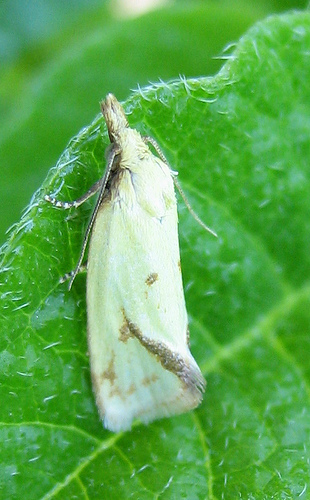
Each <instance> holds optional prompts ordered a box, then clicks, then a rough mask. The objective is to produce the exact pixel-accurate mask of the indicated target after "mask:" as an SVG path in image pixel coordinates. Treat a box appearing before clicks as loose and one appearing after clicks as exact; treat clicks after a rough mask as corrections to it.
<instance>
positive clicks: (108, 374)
mask: <svg viewBox="0 0 310 500" xmlns="http://www.w3.org/2000/svg"><path fill="white" fill-rule="evenodd" d="M114 360H115V354H114V353H113V356H112V358H111V359H110V362H109V365H108V368H107V369H106V370H104V372H102V373H101V375H100V380H101V381H102V382H103V381H104V380H109V382H110V384H111V385H113V384H114V380H115V379H116V373H115V368H114Z"/></svg>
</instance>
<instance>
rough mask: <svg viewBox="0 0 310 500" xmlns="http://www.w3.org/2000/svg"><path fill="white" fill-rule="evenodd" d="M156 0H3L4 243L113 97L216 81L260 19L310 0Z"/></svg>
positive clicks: (0, 192) (0, 152)
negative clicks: (192, 80) (183, 80)
mask: <svg viewBox="0 0 310 500" xmlns="http://www.w3.org/2000/svg"><path fill="white" fill-rule="evenodd" d="M154 3H155V4H156V2H154V1H153V2H148V1H147V0H145V2H137V1H132V2H129V1H127V2H126V1H118V2H116V1H110V2H109V1H103V0H101V1H99V0H69V1H66V2H64V1H61V0H54V1H53V2H50V1H48V0H46V1H44V0H42V1H40V2H37V1H35V0H28V1H27V2H23V1H21V0H2V2H1V7H0V58H1V66H0V111H1V121H0V164H1V184H0V197H1V208H0V243H2V242H3V241H4V240H5V238H6V236H5V232H6V230H7V229H8V228H9V227H10V226H11V225H12V224H13V223H14V222H16V221H18V219H19V217H20V214H21V212H22V209H23V207H25V206H26V205H27V203H28V202H29V200H30V198H31V195H32V193H33V192H34V191H35V190H36V189H37V188H38V187H39V186H40V184H41V182H42V181H43V179H44V178H45V176H46V173H47V171H48V169H49V168H50V167H51V166H52V165H54V164H55V162H56V160H57V158H58V157H59V155H60V153H61V151H62V150H63V149H64V148H65V146H66V144H67V142H68V141H69V140H70V138H71V137H72V136H73V135H75V134H76V133H77V132H78V131H79V130H80V129H81V128H82V127H83V126H85V125H87V124H88V123H90V122H91V121H92V119H93V118H94V116H95V115H96V114H97V113H98V109H99V106H98V103H99V101H100V100H101V99H102V98H103V97H104V96H105V95H106V94H107V92H113V93H114V94H115V95H116V96H117V97H118V99H120V100H122V99H125V98H126V97H128V95H129V94H130V91H131V89H135V88H137V86H138V85H139V86H141V87H143V86H144V85H147V84H148V83H149V82H150V81H158V79H162V80H170V79H173V78H177V77H178V76H179V75H183V76H185V77H194V76H201V75H213V74H215V73H216V72H217V71H218V70H219V69H220V67H221V65H222V60H221V59H220V58H217V57H218V56H221V54H222V51H223V49H224V48H225V46H226V45H228V44H230V43H234V42H236V41H237V40H238V39H239V37H240V36H241V35H242V34H243V33H244V32H245V31H246V29H247V28H248V27H250V26H251V25H252V24H253V23H254V22H255V21H256V20H258V19H262V18H264V17H266V16H267V15H268V14H271V13H274V12H281V11H285V10H288V9H293V8H304V7H305V5H306V3H307V2H306V1H305V0H303V1H302V0H295V1H289V0H274V1H267V0H266V1H260V2H256V1H255V0H253V1H242V0H240V1H239V0H236V1H221V0H218V1H215V0H214V1H196V0H191V1H190V2H187V1H174V2H164V1H161V2H158V3H159V4H160V5H158V6H157V7H156V5H154ZM150 4H152V5H150ZM138 6H139V8H140V9H141V11H142V10H143V9H144V10H145V12H143V13H141V12H140V13H139V9H138Z"/></svg>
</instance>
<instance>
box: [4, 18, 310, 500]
mask: <svg viewBox="0 0 310 500" xmlns="http://www.w3.org/2000/svg"><path fill="white" fill-rule="evenodd" d="M309 44H310V14H309V13H292V14H288V15H283V16H275V17H272V18H269V19H267V20H266V21H264V22H261V23H259V24H257V25H256V26H255V27H254V28H252V29H251V30H250V31H249V32H248V33H247V34H246V35H245V36H244V37H243V38H242V39H241V40H240V42H239V43H238V45H237V46H236V48H235V50H234V52H232V53H231V54H230V55H229V54H228V55H227V58H228V61H227V62H226V64H225V65H224V67H223V68H222V70H221V71H220V73H219V74H218V75H217V76H215V77H214V78H208V79H207V78H201V79H196V80H179V81H175V82H168V83H163V84H160V85H153V86H150V87H148V88H144V89H143V91H141V92H140V93H139V92H138V93H136V94H134V95H133V96H132V97H131V98H130V99H128V101H127V102H126V103H125V109H126V111H127V113H128V119H129V122H130V124H131V126H132V127H136V128H137V129H138V130H139V131H140V132H142V133H144V134H149V135H151V136H153V137H154V138H155V139H156V140H157V141H158V143H159V144H160V145H161V148H162V149H163V151H164V152H165V154H166V155H167V157H168V159H169V161H170V163H171V166H172V168H173V169H177V170H178V171H179V180H180V182H181V184H182V187H183V189H184V191H185V192H186V194H187V196H188V198H189V200H190V202H191V204H192V207H193V208H194V210H195V211H196V212H197V214H198V215H199V216H200V217H201V218H202V219H203V220H204V221H205V222H206V223H207V224H208V225H209V226H211V227H212V228H213V229H214V230H215V231H216V232H217V233H218V235H219V237H218V238H217V239H215V238H213V237H212V236H211V235H209V234H207V233H205V232H204V231H203V229H202V228H201V227H200V226H198V225H197V224H196V222H195V221H194V220H193V218H192V217H191V215H190V214H189V213H188V211H187V209H186V208H185V207H184V205H183V204H182V201H180V204H179V206H180V244H181V255H182V267H183V277H184V285H185V291H186V299H187V308H188V312H189V316H190V327H191V343H192V352H193V354H194V356H195V357H196V359H197V361H198V363H199V365H200V367H201V368H202V371H203V373H204V375H205V377H206V379H207V382H208V385H207V390H206V394H205V397H204V401H203V403H202V405H201V406H200V408H199V409H198V410H196V411H194V412H191V413H188V414H186V415H181V416H178V417H174V418H170V419H163V420H160V421H157V422H154V423H152V424H151V425H149V426H142V425H137V426H135V427H134V429H133V430H132V431H131V432H128V433H123V434H118V435H114V434H111V433H109V432H108V431H105V430H104V429H103V427H102V425H101V423H100V421H99V418H98V415H97V410H96V407H95V403H94V398H93V395H92V389H91V381H90V375H89V361H88V357H87V344H86V312H85V298H84V297H85V276H83V275H81V276H79V277H78V278H77V279H76V281H75V283H74V286H73V289H72V291H71V292H68V290H67V285H66V284H62V285H60V284H59V283H58V280H59V278H60V277H61V276H62V275H63V274H64V273H65V272H66V271H69V270H71V269H72V268H73V267H74V265H75V263H76V262H77V259H78V255H79V251H80V247H81V242H82V239H83V234H84V231H85V227H86V224H87V220H88V218H89V215H90V213H91V207H92V205H93V202H92V200H90V201H89V202H88V203H87V204H85V205H83V206H81V207H80V208H79V209H77V210H71V211H70V212H67V211H62V210H59V209H58V210H57V209H56V208H54V207H51V206H50V205H49V204H47V203H46V202H44V195H45V194H47V193H49V194H54V195H57V197H58V198H59V199H63V200H68V199H76V198H77V197H78V196H79V195H81V194H82V193H83V192H85V191H86V190H87V188H88V187H89V186H90V185H91V184H92V183H93V182H94V181H95V180H97V179H98V178H99V176H100V175H102V172H103V170H104V163H105V161H104V150H105V148H106V146H107V144H108V138H107V134H106V127H105V125H104V123H103V119H102V118H101V117H99V116H98V118H96V119H95V121H94V122H93V123H92V124H91V125H90V126H89V127H87V128H85V129H83V130H82V131H81V133H80V134H79V135H78V136H77V137H76V138H74V139H73V140H72V141H71V142H70V144H69V145H68V147H67V149H66V150H65V152H64V153H63V155H62V156H61V157H60V159H59V162H58V164H57V166H56V168H54V169H52V170H51V171H50V173H49V175H48V177H47V179H46V181H45V182H44V184H43V186H42V188H41V189H40V190H39V191H38V192H37V193H36V194H35V195H34V197H33V199H32V202H31V204H30V206H29V208H28V210H27V212H26V213H25V215H24V216H23V218H22V220H21V222H20V223H19V224H18V225H17V226H16V227H15V228H14V230H13V231H12V232H11V235H10V238H9V241H8V243H7V244H6V245H5V247H3V249H2V270H1V275H0V276H1V288H0V290H1V305H2V307H1V319H2V329H1V331H2V336H1V346H0V353H1V354H0V356H1V361H0V370H1V375H0V377H1V378H0V400H1V402H2V404H1V408H0V412H1V417H0V422H1V424H0V436H1V437H0V439H1V449H0V457H1V459H0V490H1V493H2V494H3V497H4V498H10V499H11V498H12V499H20V498H24V499H31V500H33V499H37V498H45V499H47V498H57V499H63V498H78V499H85V498H91V499H100V500H101V499H110V498H121V499H123V498H124V499H126V498H129V497H131V498H139V499H154V498H165V499H176V498H190V499H195V498H197V499H198V498H199V499H200V498H201V499H205V498H210V499H235V498H243V499H255V500H261V499H270V498H274V499H280V498H281V499H282V498H289V499H291V498H292V499H293V498H302V499H305V498H307V491H308V488H309V486H310V481H309V459H310V452H309V446H308V443H309V439H310V402H309V395H310V390H309V368H308V364H309V363H308V357H309V354H310V352H309V351H310V287H309V278H308V276H309V270H310V252H309V248H310V222H309V221H310V202H309V187H310V186H309V184H310V175H309V168H308V163H309V155H310V141H309V136H310V119H309V116H310V87H309V81H310V65H309V58H310V55H309Z"/></svg>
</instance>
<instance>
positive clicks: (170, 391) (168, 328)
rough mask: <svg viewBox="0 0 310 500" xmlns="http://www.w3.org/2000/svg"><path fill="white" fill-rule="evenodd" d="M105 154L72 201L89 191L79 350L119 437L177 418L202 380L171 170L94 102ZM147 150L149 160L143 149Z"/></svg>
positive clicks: (195, 398)
mask: <svg viewBox="0 0 310 500" xmlns="http://www.w3.org/2000/svg"><path fill="white" fill-rule="evenodd" d="M101 110H102V113H103V116H104V118H105V121H106V124H107V128H108V132H109V138H110V141H111V149H110V152H109V156H108V163H107V168H106V172H105V175H104V176H103V178H102V179H100V180H99V181H98V182H97V183H96V184H94V186H93V187H92V188H91V189H90V190H89V191H88V192H87V193H86V194H85V195H84V196H82V197H81V198H79V199H78V200H76V201H73V202H60V201H57V200H56V199H55V198H52V197H50V196H46V197H45V199H46V200H47V201H49V202H51V203H52V204H54V205H55V206H58V207H62V208H70V207H72V206H74V207H77V206H79V205H80V204H81V203H83V202H84V201H85V200H87V199H88V198H89V197H90V196H92V195H93V194H95V193H96V192H98V191H99V197H98V200H97V204H96V207H95V209H94V212H93V215H92V217H91V220H90V223H89V226H88V229H87V232H86V235H85V238H84V244H83V249H82V253H81V256H80V259H79V262H78V265H77V267H76V269H75V271H74V272H73V273H71V282H70V286H71V284H72V281H73V279H74V278H75V276H76V274H77V272H78V271H79V269H80V268H81V263H82V259H83V255H84V251H85V247H86V244H87V240H88V236H89V235H90V232H91V238H90V246H89V254H88V262H87V316H88V346H89V355H90V365H91V377H92V383H93V390H94V393H95V397H96V403H97V406H98V409H99V413H100V417H101V419H102V420H103V423H104V426H105V427H106V428H107V429H109V430H111V431H115V432H117V431H121V430H128V429H130V428H131V425H132V422H133V420H135V419H138V420H140V421H142V422H144V423H148V422H151V421H153V420H155V419H158V418H162V417H168V416H171V415H176V414H179V413H183V412H187V411H189V410H191V409H193V408H195V407H196V406H197V405H198V404H199V403H200V401H201V399H202V393H203V391H204V388H205V380H204V378H203V376H202V374H201V371H200V369H199V367H198V365H197V363H196V361H195V360H194V358H193V357H192V355H191V353H190V350H189V330H188V320H187V313H186V307H185V300H184V292H183V286H182V275H181V266H180V253H179V241H178V216H177V204H176V197H175V192H174V176H175V174H176V173H175V172H173V171H172V170H171V169H170V168H169V166H168V164H167V162H166V160H165V158H164V156H163V155H162V153H161V152H160V150H159V148H158V146H157V144H156V143H155V141H154V140H153V139H151V138H149V137H147V138H143V137H142V136H141V135H140V134H139V132H138V131H137V130H134V129H131V128H129V125H128V122H127V118H126V115H125V113H124V110H123V108H122V107H121V105H120V103H119V102H118V101H117V99H116V98H115V97H114V96H113V95H112V94H109V95H108V96H107V97H106V99H105V100H104V101H103V103H102V104H101ZM147 143H151V144H152V145H153V147H154V149H155V150H156V152H157V154H158V156H155V155H154V154H153V153H152V152H151V151H150V149H149V147H148V145H147Z"/></svg>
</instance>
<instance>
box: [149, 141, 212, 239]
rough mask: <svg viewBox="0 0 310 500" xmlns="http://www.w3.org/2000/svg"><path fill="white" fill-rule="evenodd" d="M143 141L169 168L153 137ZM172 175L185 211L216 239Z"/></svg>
mask: <svg viewBox="0 0 310 500" xmlns="http://www.w3.org/2000/svg"><path fill="white" fill-rule="evenodd" d="M143 140H144V142H146V143H148V142H149V143H150V144H152V146H153V148H154V149H155V151H156V153H157V154H158V156H159V158H160V159H161V161H163V162H164V163H166V165H168V167H169V168H170V166H169V163H168V161H167V159H166V157H165V155H164V153H163V152H162V150H161V149H160V147H159V146H158V144H157V142H156V141H155V139H153V137H149V136H145V137H143ZM172 174H174V175H173V182H174V184H175V187H176V188H177V190H178V191H179V193H180V195H181V197H182V199H183V201H184V203H185V205H186V207H187V210H188V211H189V213H190V214H191V216H192V217H193V218H194V219H195V221H196V222H198V224H199V225H200V226H201V227H203V229H204V230H205V231H208V232H209V233H211V234H213V236H215V237H216V238H217V234H216V232H215V231H213V230H212V229H211V228H210V227H208V226H207V225H206V224H205V223H204V222H203V221H202V220H201V219H200V217H198V215H197V214H196V212H195V211H194V210H193V209H192V207H191V205H190V203H189V201H188V199H187V198H186V196H185V193H184V191H183V189H182V188H181V185H180V183H179V181H178V180H177V178H176V174H177V172H173V171H172Z"/></svg>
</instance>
